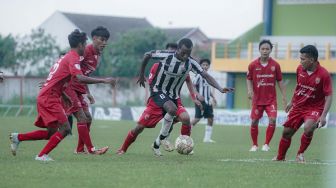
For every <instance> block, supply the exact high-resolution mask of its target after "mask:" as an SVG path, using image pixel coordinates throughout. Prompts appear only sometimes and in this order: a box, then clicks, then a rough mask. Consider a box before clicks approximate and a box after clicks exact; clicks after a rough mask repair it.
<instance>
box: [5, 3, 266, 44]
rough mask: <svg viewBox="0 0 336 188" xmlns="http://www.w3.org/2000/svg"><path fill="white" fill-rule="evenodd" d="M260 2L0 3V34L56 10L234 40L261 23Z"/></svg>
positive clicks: (34, 23)
mask: <svg viewBox="0 0 336 188" xmlns="http://www.w3.org/2000/svg"><path fill="white" fill-rule="evenodd" d="M262 2H263V0H207V1H204V0H169V1H167V3H165V1H162V0H0V23H1V24H0V34H1V35H7V34H9V33H11V34H13V35H14V36H16V35H23V34H27V33H29V32H30V31H31V29H34V28H36V27H38V26H39V25H40V24H41V23H42V22H43V21H44V20H46V19H47V18H48V17H49V16H50V15H51V14H52V13H54V12H55V11H56V10H59V11H64V12H73V13H85V14H98V15H111V16H123V17H139V18H146V19H147V20H148V21H149V22H150V23H151V24H152V25H153V26H156V27H164V28H167V27H199V28H200V29H201V30H202V31H203V32H204V33H205V34H206V35H207V36H208V37H210V38H234V37H237V36H239V35H240V34H242V33H244V32H245V31H247V30H248V29H250V28H252V27H253V26H255V25H256V24H258V23H260V22H261V21H262V6H263V5H262Z"/></svg>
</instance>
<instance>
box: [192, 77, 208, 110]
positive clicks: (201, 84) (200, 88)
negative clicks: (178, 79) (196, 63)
mask: <svg viewBox="0 0 336 188" xmlns="http://www.w3.org/2000/svg"><path fill="white" fill-rule="evenodd" d="M193 84H194V86H195V88H196V91H197V92H198V93H199V94H200V95H202V96H203V97H204V102H205V103H206V104H208V105H211V101H210V96H211V94H210V93H211V87H210V85H209V84H208V82H207V81H206V80H205V79H204V78H203V77H202V76H201V75H200V74H197V75H196V76H195V78H194V79H193Z"/></svg>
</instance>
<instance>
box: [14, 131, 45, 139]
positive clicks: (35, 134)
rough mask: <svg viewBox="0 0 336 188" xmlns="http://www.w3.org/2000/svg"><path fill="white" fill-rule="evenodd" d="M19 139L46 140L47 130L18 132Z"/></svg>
mask: <svg viewBox="0 0 336 188" xmlns="http://www.w3.org/2000/svg"><path fill="white" fill-rule="evenodd" d="M18 139H19V141H25V140H48V131H46V130H38V131H32V132H28V133H23V134H18Z"/></svg>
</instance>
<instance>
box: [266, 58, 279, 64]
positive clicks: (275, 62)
mask: <svg viewBox="0 0 336 188" xmlns="http://www.w3.org/2000/svg"><path fill="white" fill-rule="evenodd" d="M268 62H269V63H271V64H274V65H277V66H280V64H279V63H278V62H277V61H276V60H275V59H273V58H272V57H270V58H269V59H268Z"/></svg>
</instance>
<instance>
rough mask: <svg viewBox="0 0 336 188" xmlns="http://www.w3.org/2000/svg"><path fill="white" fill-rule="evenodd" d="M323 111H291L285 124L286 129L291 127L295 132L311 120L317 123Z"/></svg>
mask: <svg viewBox="0 0 336 188" xmlns="http://www.w3.org/2000/svg"><path fill="white" fill-rule="evenodd" d="M322 111H323V110H312V109H305V110H303V109H298V108H296V109H295V108H293V109H291V110H290V111H289V114H288V116H287V120H286V122H285V123H284V124H283V126H284V127H290V128H293V129H295V130H297V129H299V128H300V127H301V125H302V124H303V123H304V122H305V121H306V120H307V119H311V120H314V121H315V122H317V120H318V119H319V118H320V116H321V114H322Z"/></svg>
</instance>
